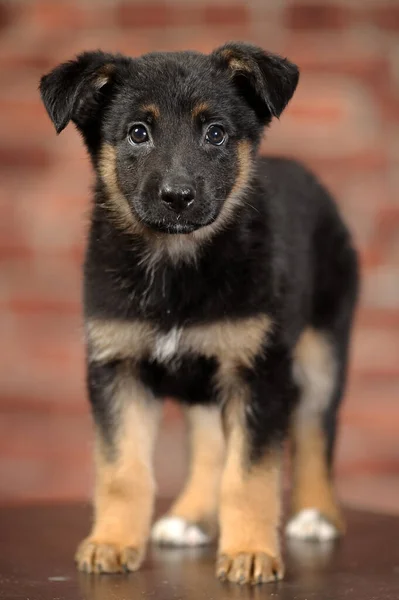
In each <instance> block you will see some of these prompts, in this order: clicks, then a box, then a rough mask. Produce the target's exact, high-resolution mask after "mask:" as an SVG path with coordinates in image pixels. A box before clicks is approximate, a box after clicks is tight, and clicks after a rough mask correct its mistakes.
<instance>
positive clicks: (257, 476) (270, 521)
mask: <svg viewBox="0 0 399 600" xmlns="http://www.w3.org/2000/svg"><path fill="white" fill-rule="evenodd" d="M228 420H229V424H228V427H227V435H228V443H227V460H226V466H225V470H224V473H223V477H222V485H221V498H220V516H219V522H220V541H219V557H218V562H217V569H216V574H217V576H218V577H219V578H220V579H227V580H229V581H232V582H236V583H241V584H244V583H262V582H267V581H274V580H276V579H280V578H281V577H282V576H283V565H282V562H281V558H280V548H279V541H278V526H279V522H280V471H281V450H280V449H277V448H273V449H269V450H268V451H266V452H265V454H264V456H263V457H262V459H260V460H259V461H258V462H256V464H251V463H250V461H249V453H248V443H247V439H246V432H245V427H244V424H243V423H244V416H243V415H242V414H240V411H239V410H234V411H230V414H229V418H228Z"/></svg>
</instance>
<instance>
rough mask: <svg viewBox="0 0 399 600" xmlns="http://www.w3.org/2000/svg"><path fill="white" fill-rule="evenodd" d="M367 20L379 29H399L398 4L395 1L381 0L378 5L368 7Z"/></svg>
mask: <svg viewBox="0 0 399 600" xmlns="http://www.w3.org/2000/svg"><path fill="white" fill-rule="evenodd" d="M369 20H370V22H371V23H372V24H373V25H376V26H377V27H379V28H380V29H383V30H386V31H399V6H398V4H397V2H396V3H394V2H390V3H386V4H384V2H383V0H382V1H381V2H379V3H378V5H376V6H374V7H372V8H370V11H369Z"/></svg>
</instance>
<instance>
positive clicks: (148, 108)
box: [141, 104, 161, 119]
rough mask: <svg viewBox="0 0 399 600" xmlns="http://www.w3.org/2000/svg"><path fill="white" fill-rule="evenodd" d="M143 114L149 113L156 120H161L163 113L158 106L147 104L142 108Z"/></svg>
mask: <svg viewBox="0 0 399 600" xmlns="http://www.w3.org/2000/svg"><path fill="white" fill-rule="evenodd" d="M141 110H142V111H143V112H146V113H149V114H150V115H151V116H152V117H153V118H154V119H159V117H160V116H161V111H160V110H159V107H158V106H157V105H156V104H145V105H144V106H142V107H141Z"/></svg>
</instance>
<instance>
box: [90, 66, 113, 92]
mask: <svg viewBox="0 0 399 600" xmlns="http://www.w3.org/2000/svg"><path fill="white" fill-rule="evenodd" d="M114 70H115V67H114V65H113V64H107V65H104V66H103V67H101V69H99V71H98V73H97V76H96V79H95V80H94V85H95V86H96V88H97V89H98V90H99V89H100V88H102V87H103V86H104V85H106V84H107V83H108V81H109V80H110V78H111V76H112V74H113V72H114Z"/></svg>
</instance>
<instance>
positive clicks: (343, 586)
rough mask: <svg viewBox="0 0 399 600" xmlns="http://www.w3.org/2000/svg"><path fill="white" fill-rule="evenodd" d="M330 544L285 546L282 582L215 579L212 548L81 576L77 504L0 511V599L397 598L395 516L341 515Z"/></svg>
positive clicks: (169, 552) (83, 513) (167, 553)
mask: <svg viewBox="0 0 399 600" xmlns="http://www.w3.org/2000/svg"><path fill="white" fill-rule="evenodd" d="M347 517H348V521H349V532H348V535H347V536H346V538H345V540H343V541H342V542H340V543H339V544H337V545H333V546H330V545H328V544H327V545H326V543H323V544H314V543H309V542H308V543H305V542H301V543H295V544H294V543H290V544H289V545H287V546H286V548H285V556H286V563H287V575H286V579H285V581H284V582H281V583H278V584H266V585H263V586H257V587H254V588H241V587H239V586H235V585H231V584H230V585H229V584H222V583H219V582H218V581H217V580H216V579H215V578H214V554H215V548H213V547H212V548H209V549H193V550H178V549H159V548H150V550H149V553H148V558H147V560H146V562H145V563H144V565H143V567H142V569H141V571H139V572H138V573H132V574H130V575H115V576H110V575H99V576H96V575H91V576H90V575H83V574H78V573H76V571H75V568H74V564H73V562H72V556H73V552H74V549H75V546H76V544H77V542H78V541H79V540H80V538H82V537H83V536H84V534H86V532H87V529H88V525H89V512H88V509H87V508H85V507H79V506H58V507H54V506H49V507H43V506H31V507H24V508H23V507H21V508H16V507H14V508H2V509H0V598H2V599H7V600H16V599H24V600H50V599H51V600H80V599H85V600H94V599H95V600H136V599H137V600H139V599H145V598H149V599H151V600H180V599H181V600H183V599H184V600H185V599H188V600H218V599H219V600H222V599H224V600H226V599H236V598H239V599H240V600H246V599H247V598H251V599H256V598H262V599H270V600H339V599H340V598H342V599H344V600H398V599H399V518H397V517H390V516H386V515H373V514H371V513H366V512H357V511H348V512H347Z"/></svg>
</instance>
